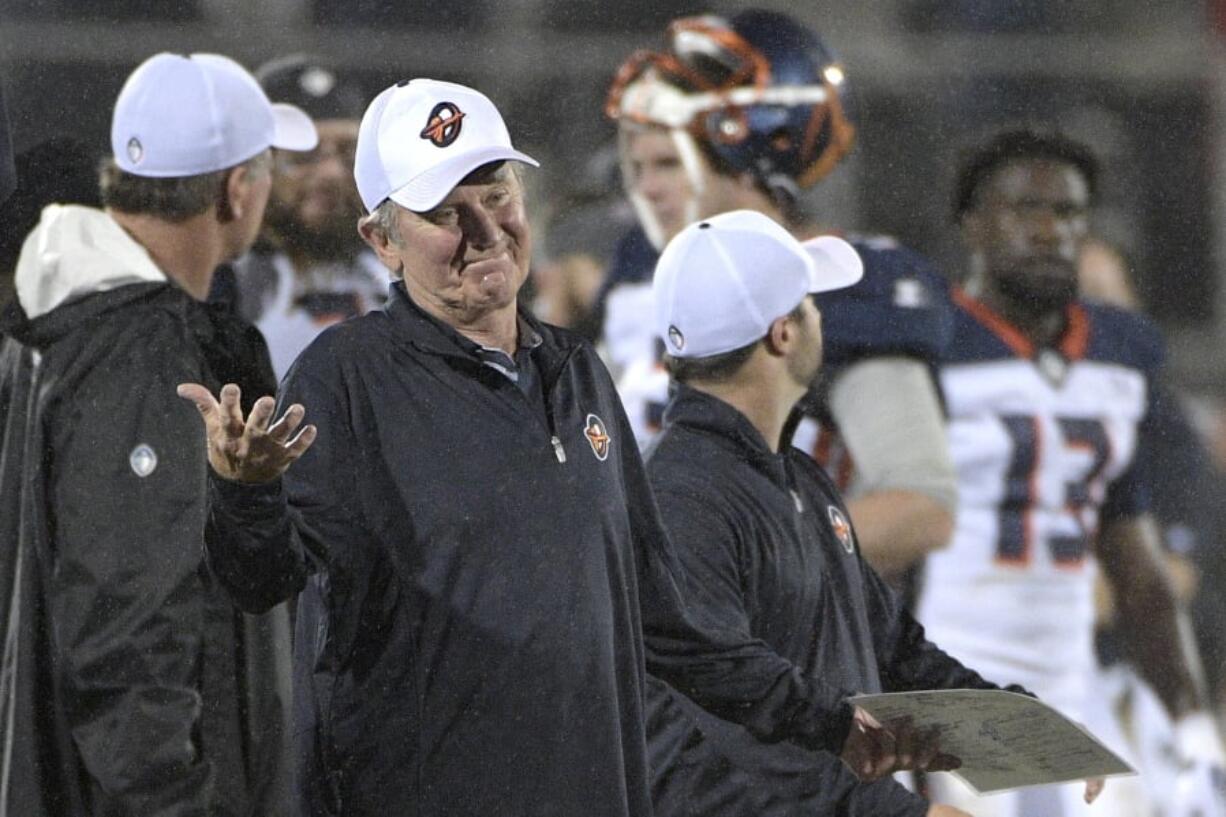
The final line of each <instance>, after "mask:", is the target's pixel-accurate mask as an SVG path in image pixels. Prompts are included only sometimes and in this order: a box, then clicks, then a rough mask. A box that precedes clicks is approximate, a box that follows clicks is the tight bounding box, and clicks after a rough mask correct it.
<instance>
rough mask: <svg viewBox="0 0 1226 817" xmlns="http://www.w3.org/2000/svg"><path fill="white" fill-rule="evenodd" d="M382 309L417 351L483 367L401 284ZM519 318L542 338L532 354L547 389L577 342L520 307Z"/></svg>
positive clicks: (471, 348)
mask: <svg viewBox="0 0 1226 817" xmlns="http://www.w3.org/2000/svg"><path fill="white" fill-rule="evenodd" d="M384 308H385V310H386V311H387V314H388V317H390V318H391V319H392V325H393V326H394V327H395V332H396V333H397V334H398V335H400V336H401V337H402V338H404V339H405V340H407V341H408V342H409V343H410V344H412V345H413V346H414V347H416V348H417V349H419V350H420V351H423V352H426V353H428V354H433V355H439V356H441V357H446V358H450V359H453V360H455V359H459V360H464V361H468V362H469V363H473V364H476V365H479V366H482V367H484V364H483V363H481V360H480V358H479V357H478V356H477V354H476V349H477V348H478V344H476V343H474V342H473V341H472V340H470V339H469V338H466V337H464V336H463V335H461V334H460V333H459V332H457V331H456V330H455V328H454V327H452V326H449V325H448V324H446V323H444V322H443V321H440V320H439V319H438V318H436V317H434V316H433V315H431V314H429V313H427V312H426V311H425V310H424V309H422V308H421V307H420V306H418V305H417V304H416V303H415V302H414V301H413V299H412V298H410V297H409V294H408V292H406V291H405V288H404V283H403V282H401V281H393V282H392V284H391V295H390V297H389V298H388V302H387V306H386V307H384ZM518 315H519V320H520V323H521V326H522V325H526V326H527V327H528V328H529V329H531V330H532V332H534V333H535V334H536V335H538V336H539V337H540V338H541V343H540V345H539V346H537V347H536V348H535V349H534V351H533V355H534V357H535V359H536V363H537V365H538V366H539V367H540V369H541V374H542V376H543V378H544V381H545V384H546V387H547V388H548V387H551V386H552V384H553V382H554V381H555V380H556V379H557V376H558V374H559V373H560V372H561V369H562V366H563V364H565V362H566V359H567V358H568V357H569V356H570V355H571V353H572V352H574V351H575V348H576V347H577V346H578V342H577V341H576V340H575V339H574V338H573V337H571V336H570V335H569V333H567V332H564V331H560V330H558V329H556V328H555V327H551V326H547V325H546V324H543V323H541V322H540V321H538V320H537V319H536V318H534V317H533V316H532V315H531V314H529V313H528V312H527V311H526V310H525V309H524V308H523V307H522V306H520V307H519V311H518Z"/></svg>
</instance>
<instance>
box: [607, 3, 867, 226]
mask: <svg viewBox="0 0 1226 817" xmlns="http://www.w3.org/2000/svg"><path fill="white" fill-rule="evenodd" d="M669 45H670V48H669V50H668V51H667V52H663V53H658V52H646V51H640V52H638V53H636V54H635V55H633V56H632V57H631V58H630V59H629V60H627V61H626V63H625V64H623V66H622V68H621V70H620V71H619V72H618V74H617V77H616V79H615V80H614V82H613V85H612V87H611V88H610V91H609V97H608V101H607V104H606V108H605V110H606V114H607V115H608V116H609V117H611V118H613V119H615V120H617V121H619V122H622V123H624V124H631V123H633V124H638V125H657V126H660V127H664V128H667V129H670V130H673V131H677V132H681V133H683V134H684V137H682V139H681V141H683V142H684V141H686V139H685V137H688V140H689V141H690V142H691V143H692V144H693V145H694V146H696V147H697V148H698V150H699V152H700V153H705V154H706V155H707V156H709V157H710V158H711V159H713V162H711V163H707V162H704V163H703V164H714V165H715V166H717V167H719V168H720V169H721V170H724V171H731V172H735V173H750V174H752V175H753V176H754V178H755V179H756V180H757V182H758V183H759V184H760V185H761V186H762V187H763V188H764V189H765V190H767V191H769V192H770V194H771V195H772V196H784V197H788V198H791V199H793V200H794V199H795V198H796V196H797V195H798V194H799V192H800V190H801V189H803V188H806V187H810V186H812V185H813V184H816V183H817V182H818V181H819V180H820V179H822V178H823V177H824V176H825V175H827V174H828V173H829V172H830V171H831V170H833V169H834V167H835V166H836V165H837V164H838V162H839V161H840V160H841V159H842V157H843V156H844V155H846V153H847V151H848V150H849V149H850V147H851V143H852V141H853V139H854V134H855V129H854V127H853V126H852V124H851V122H850V121H849V119H848V118H847V114H846V111H845V106H844V99H843V97H844V95H845V93H846V91H845V74H844V72H843V69H842V67H841V66H840V65H839V64H838V63H837V62H836V61H835V60H834V58H833V56H832V55H831V54H830V53H829V52H828V51H827V50H826V48H825V47H824V46H823V45H822V43H821V41H820V40H819V39H818V38H817V37H816V36H815V35H814V34H813V33H812V32H810V31H809V30H807V29H805V28H804V27H802V26H800V25H799V24H798V23H796V22H795V21H793V20H792V19H791V18H789V17H787V16H785V15H782V14H778V13H774V12H766V11H746V12H742V13H741V14H738V15H737V16H736V17H734V18H732V20H731V21H724V20H722V19H720V18H718V17H691V18H684V19H681V20H677V21H675V22H673V23H672V25H670V26H669ZM623 129H624V128H623ZM623 146H624V145H623ZM679 151H680V152H682V156H683V159H684V156H685V153H686V152H688V151H682V150H681V148H680V147H679ZM688 164H691V163H689V162H687V165H688ZM626 181H627V189H628V191H629V192H630V193H631V198H632V200H633V198H634V190H633V187H632V186H631V184H630V183H631V181H632V180H631V178H630V177H626ZM691 184H692V186H693V187H695V188H701V187H702V185H703V180H702V179H701V178H697V177H695V176H693V175H691ZM637 206H638V203H637V202H636V207H637ZM644 226H648V225H647V224H645V225H644ZM649 233H650V229H649Z"/></svg>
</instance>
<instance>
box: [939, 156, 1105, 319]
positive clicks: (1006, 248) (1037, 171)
mask: <svg viewBox="0 0 1226 817" xmlns="http://www.w3.org/2000/svg"><path fill="white" fill-rule="evenodd" d="M1089 206H1090V191H1089V187H1088V185H1087V184H1086V180H1085V177H1084V176H1083V175H1082V174H1081V173H1080V171H1078V169H1077V168H1076V167H1075V166H1073V165H1071V164H1068V163H1065V162H1060V161H1054V160H1047V159H1026V160H1017V161H1012V162H1009V163H1008V164H1005V165H1003V166H1002V167H1000V168H999V169H997V170H996V171H995V172H994V173H993V174H992V175H991V176H990V177H989V178H988V179H986V180H985V181H984V182H983V184H982V188H981V189H980V191H979V193H978V197H977V201H976V204H975V207H974V209H972V210H971V211H970V212H969V213H968V214H967V216H966V219H965V221H964V223H963V224H964V236H965V238H966V242H967V245H968V247H969V248H970V250H971V253H972V257H973V259H974V263H975V265H976V269H977V271H978V272H979V273H980V274H982V275H983V276H984V277H985V281H984V283H985V284H987V286H989V287H990V288H991V289H993V290H994V291H996V292H997V293H998V294H1000V295H1001V296H1003V297H1005V298H1006V299H1009V300H1013V301H1015V302H1020V303H1024V304H1026V305H1028V306H1030V307H1031V308H1039V309H1043V310H1054V309H1061V308H1063V307H1064V306H1065V305H1066V304H1068V303H1069V302H1070V301H1071V300H1072V299H1073V298H1075V297H1076V295H1077V258H1078V253H1079V252H1080V250H1081V245H1082V243H1083V242H1084V241H1085V238H1086V235H1087V234H1088V231H1089Z"/></svg>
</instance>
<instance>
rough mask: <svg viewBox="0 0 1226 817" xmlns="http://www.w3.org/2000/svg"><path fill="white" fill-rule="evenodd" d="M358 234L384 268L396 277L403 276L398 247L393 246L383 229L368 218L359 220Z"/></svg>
mask: <svg viewBox="0 0 1226 817" xmlns="http://www.w3.org/2000/svg"><path fill="white" fill-rule="evenodd" d="M358 234H359V235H361V236H362V240H363V241H365V242H366V245H367V246H368V247H370V248H371V249H372V250H373V251H374V253H375V255H376V256H377V257H378V258H379V262H380V263H381V264H383V266H385V267H387V268H388V269H389V270H391V272H392V274H393V275H395V276H399V275H400V274H401V267H400V256H399V254H397V252H396V247H395V245H393V244H392V242H391V239H390V238H389V237H388V235H387V232H386V231H385V230H384V229H383V228H382V227H380V226H379V225H378V224H376V223H375V222H374V221H372V220H370V219H369V218H368V217H362V218H359V219H358Z"/></svg>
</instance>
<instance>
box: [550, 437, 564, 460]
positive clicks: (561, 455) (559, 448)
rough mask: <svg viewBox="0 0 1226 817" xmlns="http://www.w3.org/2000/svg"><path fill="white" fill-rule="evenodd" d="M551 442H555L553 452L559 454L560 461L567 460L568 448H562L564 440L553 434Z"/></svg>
mask: <svg viewBox="0 0 1226 817" xmlns="http://www.w3.org/2000/svg"><path fill="white" fill-rule="evenodd" d="M549 442H551V443H553V453H554V454H556V455H557V456H558V462H566V450H565V449H563V448H562V441H561V440H559V439H558V438H557V436H553V437H550V438H549Z"/></svg>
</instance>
